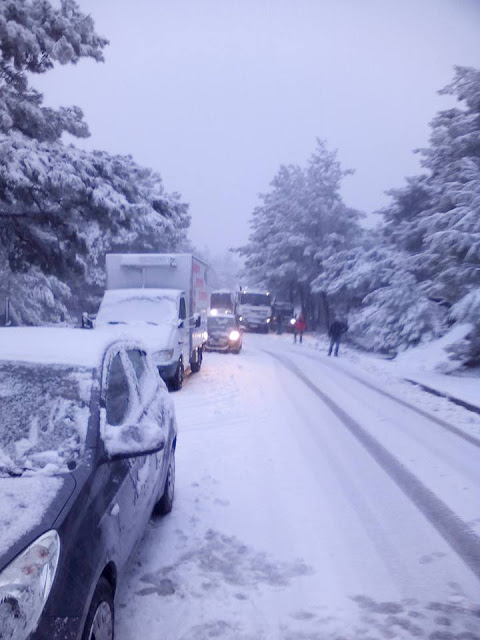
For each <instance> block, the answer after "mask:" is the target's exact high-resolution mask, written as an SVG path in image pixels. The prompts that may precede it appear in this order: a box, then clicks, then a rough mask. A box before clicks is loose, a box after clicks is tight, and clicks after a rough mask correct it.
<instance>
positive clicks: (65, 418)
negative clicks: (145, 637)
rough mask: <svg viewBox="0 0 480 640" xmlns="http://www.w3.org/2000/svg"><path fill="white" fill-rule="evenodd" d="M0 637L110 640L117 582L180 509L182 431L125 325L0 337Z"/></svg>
mask: <svg viewBox="0 0 480 640" xmlns="http://www.w3.org/2000/svg"><path fill="white" fill-rule="evenodd" d="M0 397H1V399H2V411H1V412H0V502H1V509H0V637H1V638H9V639H12V640H27V639H28V640H47V639H48V640H65V639H66V638H68V639H72V640H74V639H75V640H80V639H81V640H92V639H93V638H98V639H100V638H101V639H102V640H112V638H113V624H114V609H115V592H116V588H117V581H118V577H119V576H120V575H121V573H122V570H123V568H124V566H125V564H126V562H127V559H128V557H129V556H130V554H131V552H132V550H133V549H134V547H135V545H136V543H137V542H138V541H139V540H140V538H141V537H142V534H143V532H144V528H145V525H146V523H147V521H148V519H149V518H150V516H151V514H152V510H155V509H156V510H157V511H158V512H159V513H168V512H169V511H170V510H171V508H172V505H173V498H174V483H175V447H176V441H177V427H176V421H175V413H174V407H173V403H172V399H171V397H170V396H169V394H168V391H167V388H166V386H165V384H164V382H163V381H162V380H161V378H160V376H159V375H158V371H157V369H156V367H155V365H154V364H153V361H152V360H151V358H150V357H149V356H148V354H147V352H146V349H145V346H144V345H143V344H142V343H141V342H139V341H138V340H137V338H136V337H135V334H134V333H133V332H132V331H125V329H121V330H120V329H116V330H113V329H111V330H106V329H104V330H100V329H99V330H97V331H82V330H80V329H65V328H8V329H2V331H0Z"/></svg>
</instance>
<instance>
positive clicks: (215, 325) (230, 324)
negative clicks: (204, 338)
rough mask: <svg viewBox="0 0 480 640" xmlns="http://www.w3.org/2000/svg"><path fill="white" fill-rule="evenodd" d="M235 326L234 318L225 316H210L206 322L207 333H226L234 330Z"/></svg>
mask: <svg viewBox="0 0 480 640" xmlns="http://www.w3.org/2000/svg"><path fill="white" fill-rule="evenodd" d="M235 326H236V322H235V318H232V317H225V316H212V317H211V318H208V320H207V328H208V330H209V331H226V330H228V329H234V328H235Z"/></svg>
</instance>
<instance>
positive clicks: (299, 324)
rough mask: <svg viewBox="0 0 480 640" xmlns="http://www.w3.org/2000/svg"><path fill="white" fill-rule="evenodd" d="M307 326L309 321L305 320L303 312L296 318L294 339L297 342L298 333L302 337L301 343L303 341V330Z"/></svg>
mask: <svg viewBox="0 0 480 640" xmlns="http://www.w3.org/2000/svg"><path fill="white" fill-rule="evenodd" d="M306 328H307V323H306V322H305V318H304V317H303V315H302V314H300V315H299V316H298V318H297V319H296V320H295V324H294V325H293V339H294V341H295V342H296V341H297V335H298V336H299V337H300V344H301V343H302V340H303V332H304V331H305V330H306Z"/></svg>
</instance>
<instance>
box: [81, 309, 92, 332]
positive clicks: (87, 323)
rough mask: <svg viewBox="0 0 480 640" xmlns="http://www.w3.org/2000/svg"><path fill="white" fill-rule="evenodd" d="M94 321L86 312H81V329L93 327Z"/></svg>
mask: <svg viewBox="0 0 480 640" xmlns="http://www.w3.org/2000/svg"><path fill="white" fill-rule="evenodd" d="M93 326H94V321H93V318H90V316H89V315H88V313H87V312H86V311H84V312H83V313H82V329H93Z"/></svg>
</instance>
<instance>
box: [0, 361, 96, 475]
mask: <svg viewBox="0 0 480 640" xmlns="http://www.w3.org/2000/svg"><path fill="white" fill-rule="evenodd" d="M92 380H93V371H92V370H91V369H86V368H75V367H66V366H61V365H44V364H25V363H22V364H20V363H7V362H0V407H1V411H0V475H5V474H7V475H21V473H23V472H24V471H25V470H28V471H36V470H39V469H45V470H48V471H49V472H52V473H55V472H62V471H63V472H66V471H68V466H67V464H68V463H72V461H75V460H78V459H79V458H80V457H81V455H82V453H83V451H84V447H85V440H86V435H87V427H88V420H89V416H90V394H91V389H92Z"/></svg>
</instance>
